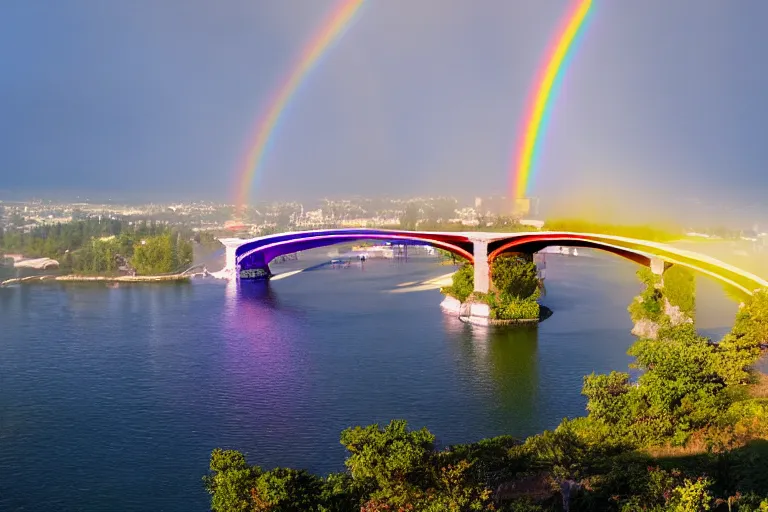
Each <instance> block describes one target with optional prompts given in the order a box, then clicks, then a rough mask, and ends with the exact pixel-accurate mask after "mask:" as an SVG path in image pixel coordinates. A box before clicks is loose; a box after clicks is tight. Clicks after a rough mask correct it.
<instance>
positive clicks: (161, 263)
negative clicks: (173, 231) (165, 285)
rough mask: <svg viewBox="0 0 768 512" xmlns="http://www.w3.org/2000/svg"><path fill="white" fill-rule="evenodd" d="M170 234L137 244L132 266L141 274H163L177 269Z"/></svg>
mask: <svg viewBox="0 0 768 512" xmlns="http://www.w3.org/2000/svg"><path fill="white" fill-rule="evenodd" d="M174 245H175V244H174V243H173V240H172V239H171V235H170V233H167V234H164V235H158V236H150V237H148V238H146V239H144V240H142V241H141V242H139V243H137V244H136V245H135V246H134V249H133V258H131V264H132V265H133V267H134V268H135V269H136V271H137V272H138V273H139V274H163V273H168V272H173V271H174V270H175V269H176V263H177V260H176V254H175V252H176V251H175V247H174Z"/></svg>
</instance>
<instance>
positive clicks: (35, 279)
mask: <svg viewBox="0 0 768 512" xmlns="http://www.w3.org/2000/svg"><path fill="white" fill-rule="evenodd" d="M190 277H191V276H190V274H169V275H160V276H82V275H76V274H69V275H64V276H52V275H44V276H27V277H16V278H12V279H6V280H5V281H2V282H0V286H8V285H12V284H26V283H40V282H50V281H57V282H70V283H71V282H76V283H87V282H106V283H160V282H167V281H188V280H189V278H190Z"/></svg>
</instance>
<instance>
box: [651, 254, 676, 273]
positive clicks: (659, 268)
mask: <svg viewBox="0 0 768 512" xmlns="http://www.w3.org/2000/svg"><path fill="white" fill-rule="evenodd" d="M671 266H672V264H671V263H667V262H666V261H664V260H663V259H661V258H651V272H653V273H654V274H655V275H657V276H663V275H664V272H666V270H667V269H668V268H669V267H671Z"/></svg>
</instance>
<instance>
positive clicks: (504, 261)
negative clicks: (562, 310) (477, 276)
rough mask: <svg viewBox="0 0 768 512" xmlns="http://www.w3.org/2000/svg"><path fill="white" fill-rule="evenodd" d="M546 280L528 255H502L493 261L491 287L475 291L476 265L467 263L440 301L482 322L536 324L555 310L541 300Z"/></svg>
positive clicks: (452, 311) (449, 309)
mask: <svg viewBox="0 0 768 512" xmlns="http://www.w3.org/2000/svg"><path fill="white" fill-rule="evenodd" d="M543 290H544V283H543V281H542V279H540V277H539V273H538V270H537V268H536V264H535V263H534V262H533V261H532V259H531V258H528V257H526V256H524V255H518V254H509V255H502V256H500V257H498V258H496V260H494V262H493V263H492V264H491V290H490V291H489V292H488V293H480V292H476V291H474V268H473V267H472V265H471V264H470V263H464V264H463V265H462V266H461V267H460V268H459V269H458V270H457V271H456V273H455V274H453V282H452V284H451V285H450V286H446V287H444V288H442V289H441V290H440V291H441V292H442V293H443V294H444V295H445V298H444V299H443V302H442V303H441V304H440V306H441V307H442V309H443V310H444V311H445V312H447V313H450V314H456V315H458V316H459V318H461V319H462V320H464V321H466V322H468V323H472V324H478V325H510V324H526V323H527V324H534V323H537V322H539V321H540V320H542V319H543V318H546V317H547V316H548V315H549V314H550V313H551V312H550V311H549V310H548V309H547V308H546V307H544V306H541V305H540V304H539V298H540V297H541V295H542V292H543Z"/></svg>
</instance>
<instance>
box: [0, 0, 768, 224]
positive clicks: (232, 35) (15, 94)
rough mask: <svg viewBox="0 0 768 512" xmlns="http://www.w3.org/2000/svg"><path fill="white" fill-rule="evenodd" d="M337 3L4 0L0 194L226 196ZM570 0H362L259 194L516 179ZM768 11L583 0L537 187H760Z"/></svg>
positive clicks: (749, 3)
mask: <svg viewBox="0 0 768 512" xmlns="http://www.w3.org/2000/svg"><path fill="white" fill-rule="evenodd" d="M331 5H332V2H329V1H325V0H313V1H311V2H310V1H308V0H280V1H277V0H270V1H267V0H220V1H212V0H205V1H204V0H162V1H158V0H132V1H130V2H123V1H118V0H68V1H66V2H61V1H58V0H37V1H35V2H30V1H28V0H4V1H3V2H2V5H0V176H2V179H1V180H0V190H3V191H10V192H19V191H21V192H35V191H42V190H45V191H51V190H59V189H66V190H69V191H94V192H102V193H110V194H112V193H114V194H115V195H117V196H119V195H129V196H132V197H141V195H142V194H155V195H156V194H167V196H168V197H179V198H184V197H202V198H210V199H228V198H231V197H233V193H232V190H233V187H234V183H235V181H236V174H237V173H238V172H239V170H238V163H239V161H240V160H241V158H242V155H243V153H244V151H245V150H246V148H247V147H248V145H249V142H250V141H249V140H248V137H249V136H250V135H251V134H252V132H253V129H254V123H255V122H256V120H257V119H258V118H259V115H260V113H261V112H262V110H263V109H264V107H265V102H266V100H267V98H268V97H269V96H270V94H271V92H272V90H273V89H274V87H275V84H276V83H277V82H278V81H279V80H280V78H282V77H283V76H284V74H285V73H286V71H287V69H288V66H289V65H290V63H291V62H292V61H293V59H294V58H295V55H296V54H297V53H298V52H299V51H300V50H301V48H302V46H303V45H304V43H305V41H306V39H307V38H308V37H309V35H310V34H311V33H312V32H313V31H314V30H315V29H316V27H317V25H318V23H319V22H320V20H322V19H323V17H324V16H325V14H326V13H327V12H328V10H329V8H330V7H331ZM567 8H568V2H566V1H565V0H536V1H533V0H531V1H523V0H484V1H483V2H476V1H474V2H473V1H468V0H417V1H414V0H386V1H385V0H368V1H367V2H366V5H365V6H364V7H363V9H362V11H361V13H360V15H359V17H358V19H357V21H356V23H355V24H354V26H352V27H351V28H350V29H349V31H348V32H347V33H346V35H345V36H344V38H343V39H342V40H341V41H340V42H339V43H337V44H336V45H335V46H334V47H333V49H332V50H331V51H330V52H329V53H328V54H327V55H326V56H325V57H324V59H323V60H322V62H321V64H320V66H319V67H318V68H317V69H316V70H315V71H313V72H312V73H311V75H310V76H309V79H308V80H307V82H306V83H305V84H304V85H303V86H302V88H301V90H300V91H299V93H298V94H297V96H296V97H295V99H294V101H293V102H292V103H291V106H290V108H289V110H288V111H287V112H286V114H285V116H284V118H283V120H282V123H281V125H280V127H279V129H278V131H277V133H276V134H275V138H274V141H273V146H272V149H271V151H270V152H269V154H268V156H267V159H266V160H265V162H264V167H263V169H262V170H261V171H260V173H259V174H260V176H259V177H258V180H257V182H256V183H254V187H253V189H252V197H253V198H254V199H288V198H298V199H304V198H306V199H310V198H315V197H318V196H324V195H330V196H343V195H349V194H361V195H372V194H381V193H385V194H396V195H416V194H427V193H434V194H462V195H465V196H471V195H474V194H479V195H482V194H488V193H496V192H504V191H506V190H508V188H509V183H510V178H509V170H508V164H509V161H510V158H511V156H512V152H513V151H514V149H515V147H516V143H517V139H518V137H519V133H520V126H521V116H522V115H523V113H524V110H525V106H526V101H527V100H528V97H529V92H530V88H531V82H532V79H533V76H534V74H535V73H536V71H537V69H538V67H539V66H540V65H541V61H542V58H543V56H544V55H545V51H546V48H547V46H548V44H549V41H550V39H551V37H552V35H553V32H554V31H555V30H556V27H558V26H559V24H560V20H561V17H562V15H563V13H564V12H565V11H566V9H567ZM765 19H768V2H765V1H764V0H740V1H739V2H738V3H733V2H722V1H719V0H676V1H674V2H670V1H668V0H644V1H642V2H635V1H629V0H610V1H609V0H595V3H594V7H593V13H592V17H591V21H590V24H589V26H588V28H587V31H586V33H585V34H584V36H583V39H582V41H581V44H580V47H579V49H578V52H577V53H576V54H575V56H574V58H573V60H572V64H571V66H570V68H569V70H568V74H567V76H566V77H565V80H564V84H563V88H562V89H561V93H560V95H559V97H558V100H557V103H556V104H555V106H554V110H553V113H552V121H551V124H550V127H549V131H548V132H547V134H546V139H545V141H544V146H543V154H542V158H541V159H540V162H539V168H538V169H537V171H536V178H535V186H534V193H535V195H538V196H540V197H541V198H542V200H543V201H544V202H545V203H549V204H550V205H553V204H557V205H560V206H563V207H564V206H565V205H576V206H579V205H581V206H583V205H584V204H588V205H597V204H600V205H603V206H605V207H606V208H609V209H610V208H619V209H621V208H624V207H625V206H626V205H627V204H628V203H630V202H631V203H633V204H637V205H639V206H638V208H639V207H641V206H642V205H644V204H651V203H652V204H654V205H656V204H658V205H659V207H660V208H661V207H665V208H669V209H674V208H682V207H683V206H681V205H696V204H699V205H701V204H713V203H717V204H721V203H723V204H727V205H728V207H729V208H733V207H746V206H749V205H751V204H754V203H755V202H760V201H761V199H762V196H763V195H764V194H765V192H766V190H768V173H766V172H765V164H766V162H767V161H768V144H766V142H765V141H766V135H765V128H764V119H765V117H766V114H768V98H767V97H766V91H768V69H766V67H765V65H764V64H762V61H763V60H764V59H763V56H762V53H761V48H766V47H768V33H766V32H765V31H764V30H762V29H763V26H762V25H761V22H762V21H763V20H765ZM693 207H694V206H691V208H693Z"/></svg>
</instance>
